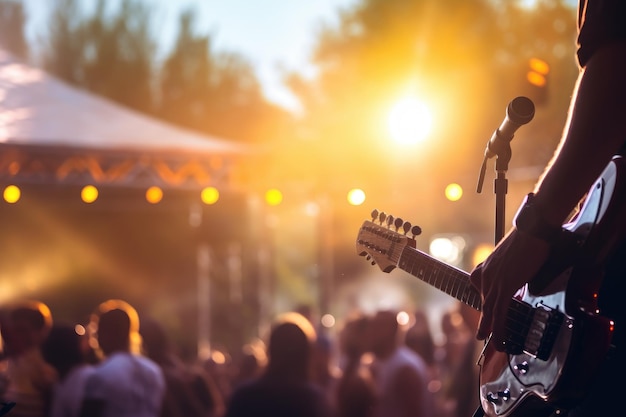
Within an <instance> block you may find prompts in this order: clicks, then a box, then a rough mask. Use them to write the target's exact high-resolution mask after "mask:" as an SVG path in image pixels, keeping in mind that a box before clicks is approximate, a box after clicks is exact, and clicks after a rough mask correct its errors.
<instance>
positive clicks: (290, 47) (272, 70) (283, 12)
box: [23, 0, 358, 110]
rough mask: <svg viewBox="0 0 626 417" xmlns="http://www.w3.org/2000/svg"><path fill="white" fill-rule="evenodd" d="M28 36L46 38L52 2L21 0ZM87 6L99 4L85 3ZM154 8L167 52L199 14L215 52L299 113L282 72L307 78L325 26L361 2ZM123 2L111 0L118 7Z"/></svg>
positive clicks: (230, 0) (239, 1) (192, 3)
mask: <svg viewBox="0 0 626 417" xmlns="http://www.w3.org/2000/svg"><path fill="white" fill-rule="evenodd" d="M23 1H24V4H25V6H26V11H27V15H28V18H29V25H28V27H27V33H28V36H29V37H30V38H31V39H34V40H36V39H37V37H38V36H41V34H42V33H45V27H44V25H45V22H46V15H47V13H48V11H49V8H50V3H52V2H51V1H50V0H23ZM81 1H82V2H83V3H84V4H85V5H86V6H89V5H93V4H95V3H96V0H81ZM143 1H144V2H146V3H148V4H150V5H151V7H152V5H153V6H154V8H153V16H154V18H155V22H154V26H153V27H155V28H158V30H159V33H160V40H159V43H161V44H162V45H163V48H164V49H165V50H167V48H169V47H170V46H171V44H172V42H173V40H174V38H175V35H176V25H177V22H178V16H179V15H180V12H181V11H183V10H185V9H188V8H190V7H191V8H193V9H194V10H196V11H197V16H196V22H195V27H196V29H197V31H198V32H199V33H201V34H209V35H211V38H212V40H213V42H214V47H215V48H216V49H217V50H227V51H231V52H237V53H240V54H242V55H243V56H245V57H246V58H247V59H248V60H249V61H250V62H251V63H252V65H253V66H254V68H255V71H256V74H257V76H258V77H259V79H260V81H261V84H262V86H263V89H264V92H265V95H266V97H267V98H268V100H270V101H272V102H275V103H277V104H280V105H282V106H284V107H286V108H290V109H294V110H297V102H296V101H295V98H294V97H293V96H291V94H289V92H288V90H287V89H286V88H284V86H282V85H281V84H282V83H281V74H282V73H284V70H296V71H298V72H301V73H303V74H305V75H307V74H310V73H311V71H312V67H311V66H310V65H308V58H309V54H310V52H311V48H312V46H313V44H314V41H315V34H316V30H317V28H318V27H319V25H320V24H321V22H326V23H333V22H336V21H337V16H338V10H339V9H340V8H345V7H349V6H351V5H353V4H355V3H357V1H358V0H143ZM119 2H120V0H108V1H107V3H111V4H116V3H119Z"/></svg>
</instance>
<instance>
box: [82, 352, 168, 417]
mask: <svg viewBox="0 0 626 417" xmlns="http://www.w3.org/2000/svg"><path fill="white" fill-rule="evenodd" d="M164 392H165V379H164V377H163V373H162V371H161V368H160V367H159V366H158V365H157V364H156V363H154V362H153V361H152V360H150V359H148V358H146V357H144V356H140V355H133V354H131V353H126V352H117V353H114V354H112V355H111V356H109V357H108V358H107V359H105V360H104V362H102V363H101V364H100V365H98V366H97V367H96V369H95V372H94V373H93V374H92V375H90V376H89V378H88V379H87V384H86V387H85V399H94V400H101V401H103V402H104V404H105V407H104V410H103V411H104V412H103V414H102V415H103V417H158V416H159V414H160V412H161V406H162V403H163V396H164Z"/></svg>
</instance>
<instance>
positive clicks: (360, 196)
mask: <svg viewBox="0 0 626 417" xmlns="http://www.w3.org/2000/svg"><path fill="white" fill-rule="evenodd" d="M364 202H365V191H363V190H361V189H360V188H353V189H352V190H350V191H348V203H350V204H351V205H353V206H360V205H361V204H363V203H364Z"/></svg>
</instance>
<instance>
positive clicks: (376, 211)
mask: <svg viewBox="0 0 626 417" xmlns="http://www.w3.org/2000/svg"><path fill="white" fill-rule="evenodd" d="M371 216H372V221H374V220H376V219H377V218H378V210H376V209H374V210H372V213H371Z"/></svg>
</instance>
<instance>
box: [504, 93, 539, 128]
mask: <svg viewBox="0 0 626 417" xmlns="http://www.w3.org/2000/svg"><path fill="white" fill-rule="evenodd" d="M506 114H507V116H508V118H509V119H510V120H511V121H512V122H514V123H517V124H520V125H524V124H526V123H528V122H530V121H531V120H532V119H533V117H535V104H534V103H533V102H532V100H531V99H529V98H528V97H523V96H520V97H516V98H514V99H513V100H511V102H510V103H509V105H508V107H507V108H506Z"/></svg>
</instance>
